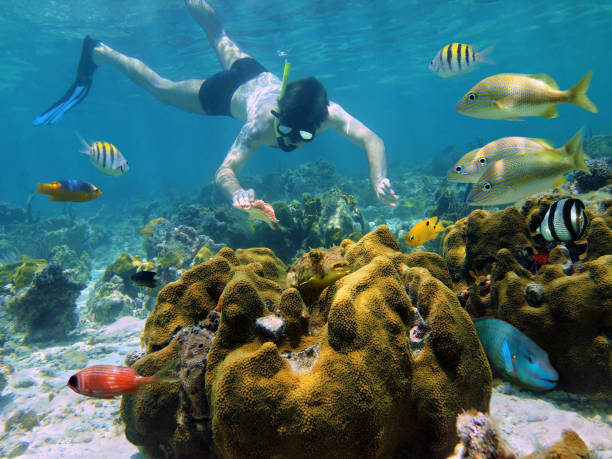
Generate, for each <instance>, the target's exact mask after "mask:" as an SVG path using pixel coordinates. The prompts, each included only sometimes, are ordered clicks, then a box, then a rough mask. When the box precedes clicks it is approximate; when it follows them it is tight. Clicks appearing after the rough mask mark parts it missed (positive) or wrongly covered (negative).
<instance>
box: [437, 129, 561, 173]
mask: <svg viewBox="0 0 612 459" xmlns="http://www.w3.org/2000/svg"><path fill="white" fill-rule="evenodd" d="M543 149H544V150H551V149H553V147H552V146H551V145H550V143H549V142H548V141H546V140H543V139H531V138H528V137H503V138H501V139H497V140H494V141H493V142H489V143H488V144H486V145H485V146H483V147H481V148H477V149H475V150H472V151H470V152H469V153H466V154H465V155H463V156H462V157H461V159H460V160H459V161H457V163H456V164H455V166H454V167H453V168H452V169H451V171H450V172H449V174H448V180H449V181H451V182H461V183H476V182H477V181H478V179H479V178H480V176H481V175H482V173H483V172H484V171H485V170H486V168H487V166H488V165H489V164H491V163H493V162H495V161H497V160H498V159H502V158H505V157H507V156H512V155H523V154H529V153H537V152H539V151H542V150H543Z"/></svg>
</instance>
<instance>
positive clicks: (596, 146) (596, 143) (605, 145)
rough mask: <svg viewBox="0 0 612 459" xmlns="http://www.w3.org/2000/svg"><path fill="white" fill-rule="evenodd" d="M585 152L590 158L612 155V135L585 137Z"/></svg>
mask: <svg viewBox="0 0 612 459" xmlns="http://www.w3.org/2000/svg"><path fill="white" fill-rule="evenodd" d="M583 148H584V152H585V153H586V154H587V156H588V157H589V158H602V157H612V135H594V136H591V137H587V138H585V139H584V143H583Z"/></svg>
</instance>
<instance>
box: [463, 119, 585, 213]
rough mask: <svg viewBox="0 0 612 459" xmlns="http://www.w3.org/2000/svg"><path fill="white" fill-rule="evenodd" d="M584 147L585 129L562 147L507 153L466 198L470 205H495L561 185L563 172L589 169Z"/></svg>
mask: <svg viewBox="0 0 612 459" xmlns="http://www.w3.org/2000/svg"><path fill="white" fill-rule="evenodd" d="M584 159H585V156H584V151H583V150H582V131H578V132H577V133H576V134H575V135H574V137H572V138H571V139H570V140H569V141H568V142H567V143H566V144H565V145H564V146H563V147H561V148H558V149H553V148H548V149H547V148H545V146H542V150H541V151H539V152H532V153H531V154H527V155H514V156H507V157H505V158H502V159H499V160H497V161H495V162H493V163H490V164H489V166H488V167H487V169H486V170H485V171H484V173H483V174H482V175H481V177H480V178H479V179H478V182H476V183H475V184H474V186H473V187H472V189H471V191H470V194H469V195H468V198H467V203H468V205H471V206H478V205H482V206H494V205H499V204H508V203H513V202H516V201H518V200H519V199H524V198H526V197H527V196H530V195H532V194H535V193H539V192H542V191H546V190H549V189H551V188H553V187H555V186H559V185H561V184H562V183H563V182H564V181H565V178H564V177H563V174H565V173H566V172H569V171H571V170H588V167H587V165H586V163H585V161H584Z"/></svg>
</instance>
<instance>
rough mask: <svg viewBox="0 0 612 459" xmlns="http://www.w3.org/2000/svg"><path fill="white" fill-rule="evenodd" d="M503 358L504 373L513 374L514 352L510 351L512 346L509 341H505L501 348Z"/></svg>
mask: <svg viewBox="0 0 612 459" xmlns="http://www.w3.org/2000/svg"><path fill="white" fill-rule="evenodd" d="M501 358H502V362H503V367H504V372H505V373H506V374H509V375H511V374H513V373H514V371H513V365H512V352H511V351H510V345H509V344H508V340H505V341H504V344H502V348H501Z"/></svg>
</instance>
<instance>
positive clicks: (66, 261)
mask: <svg viewBox="0 0 612 459" xmlns="http://www.w3.org/2000/svg"><path fill="white" fill-rule="evenodd" d="M49 263H55V264H57V265H60V266H62V267H63V268H64V269H72V270H74V271H75V272H76V280H77V281H79V282H82V283H87V281H89V277H90V276H89V272H90V271H91V260H90V257H89V254H88V253H87V252H83V253H81V255H80V256H79V255H77V253H76V252H75V251H74V250H72V249H71V248H70V247H68V246H67V245H65V244H64V245H58V246H55V247H53V248H52V249H51V253H50V254H49Z"/></svg>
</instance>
